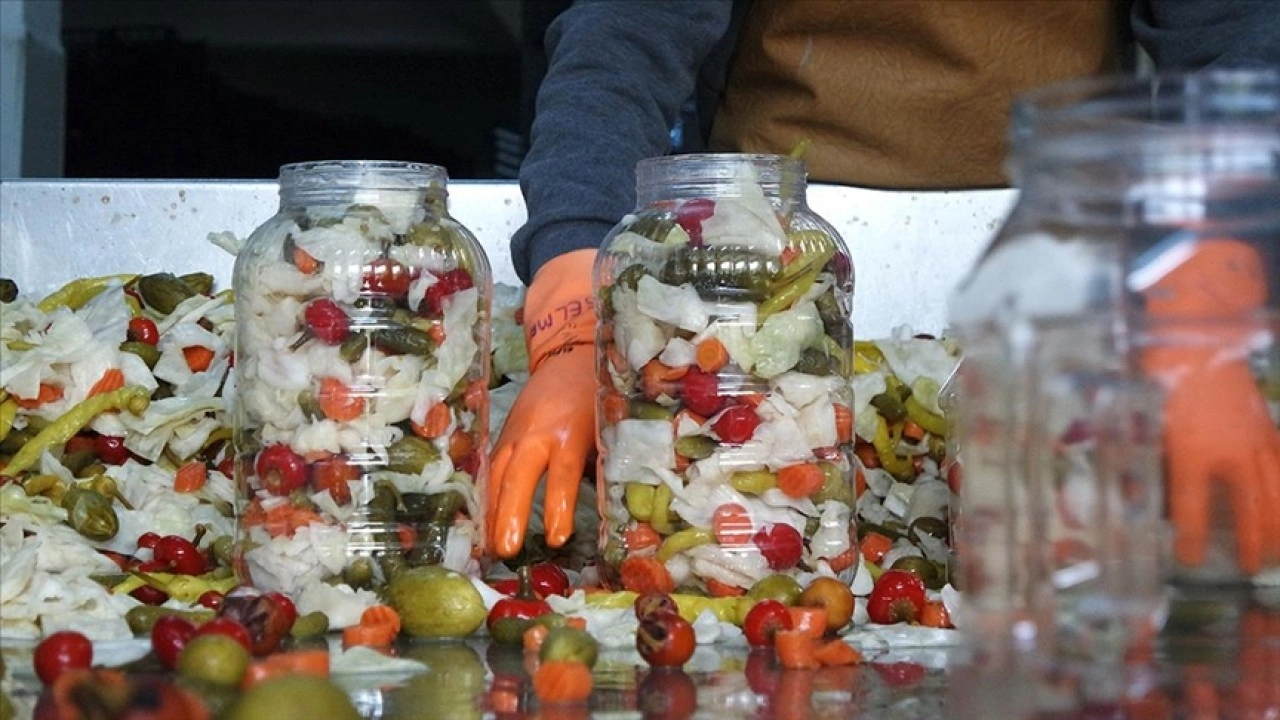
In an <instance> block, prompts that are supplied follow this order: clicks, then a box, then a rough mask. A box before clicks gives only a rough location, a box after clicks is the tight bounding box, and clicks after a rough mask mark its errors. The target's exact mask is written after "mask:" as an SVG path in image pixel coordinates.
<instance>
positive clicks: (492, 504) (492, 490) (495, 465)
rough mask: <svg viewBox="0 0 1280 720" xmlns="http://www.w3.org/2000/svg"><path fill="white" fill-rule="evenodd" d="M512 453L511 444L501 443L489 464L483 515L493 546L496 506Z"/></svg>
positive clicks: (500, 499) (499, 501)
mask: <svg viewBox="0 0 1280 720" xmlns="http://www.w3.org/2000/svg"><path fill="white" fill-rule="evenodd" d="M514 453H515V448H514V447H513V446H511V445H502V446H500V447H498V448H497V449H496V451H495V452H494V453H493V460H492V461H491V462H490V464H489V483H488V486H487V487H486V488H485V493H484V516H485V525H486V526H487V527H486V532H488V534H489V546H490V547H493V539H494V535H493V531H494V528H495V525H496V523H497V520H498V508H499V507H500V506H501V504H502V486H503V484H504V483H503V478H505V477H506V476H507V467H509V466H510V465H511V456H512V455H513V454H514Z"/></svg>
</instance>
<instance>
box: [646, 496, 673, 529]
mask: <svg viewBox="0 0 1280 720" xmlns="http://www.w3.org/2000/svg"><path fill="white" fill-rule="evenodd" d="M670 509H671V488H669V487H667V486H666V484H661V485H658V486H657V487H655V488H654V489H653V509H652V510H651V511H650V512H649V526H650V527H652V528H653V529H654V531H655V532H657V533H658V534H659V535H670V534H671V533H673V532H675V530H676V529H675V527H674V526H672V524H671V518H670V517H669V515H668V513H669V512H670Z"/></svg>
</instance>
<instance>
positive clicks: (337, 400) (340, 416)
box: [316, 377, 364, 422]
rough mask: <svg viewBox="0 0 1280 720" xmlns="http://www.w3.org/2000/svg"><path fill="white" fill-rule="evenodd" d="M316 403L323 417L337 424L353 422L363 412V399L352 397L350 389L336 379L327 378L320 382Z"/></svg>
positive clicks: (356, 396)
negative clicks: (335, 421)
mask: <svg viewBox="0 0 1280 720" xmlns="http://www.w3.org/2000/svg"><path fill="white" fill-rule="evenodd" d="M316 402H317V403H318V404H319V405H320V411H321V412H323V413H324V414H325V417H328V418H329V419H331V420H337V421H338V422H349V421H351V420H355V419H356V418H358V417H360V415H361V414H362V413H363V412H364V398H362V397H360V396H358V395H353V394H352V392H351V388H349V387H347V386H346V385H343V384H342V381H341V380H338V379H337V378H331V377H327V378H324V379H323V380H321V381H320V392H319V393H317V394H316Z"/></svg>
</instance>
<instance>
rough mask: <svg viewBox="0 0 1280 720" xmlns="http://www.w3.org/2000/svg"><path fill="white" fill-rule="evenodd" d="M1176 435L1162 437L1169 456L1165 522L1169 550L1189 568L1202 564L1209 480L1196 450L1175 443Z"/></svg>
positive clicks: (1205, 537) (1207, 533)
mask: <svg viewBox="0 0 1280 720" xmlns="http://www.w3.org/2000/svg"><path fill="white" fill-rule="evenodd" d="M1179 439H1180V437H1179V436H1178V435H1177V434H1174V433H1169V434H1168V435H1166V437H1165V452H1166V453H1168V456H1169V470H1168V473H1169V482H1168V485H1167V494H1168V500H1169V519H1170V521H1171V522H1172V523H1173V533H1174V535H1173V549H1174V555H1175V556H1176V557H1177V559H1178V562H1179V563H1181V564H1183V565H1188V566H1191V567H1198V566H1200V565H1202V564H1203V563H1204V559H1205V550H1206V543H1207V542H1208V539H1209V511H1210V507H1209V487H1210V485H1211V484H1212V483H1211V477H1210V476H1209V472H1208V468H1207V467H1206V466H1204V465H1203V464H1202V458H1201V456H1200V454H1199V452H1198V448H1193V447H1189V444H1188V443H1179V442H1178V441H1179Z"/></svg>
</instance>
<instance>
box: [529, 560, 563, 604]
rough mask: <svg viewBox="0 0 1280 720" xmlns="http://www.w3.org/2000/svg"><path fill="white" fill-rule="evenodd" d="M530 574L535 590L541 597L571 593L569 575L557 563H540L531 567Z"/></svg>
mask: <svg viewBox="0 0 1280 720" xmlns="http://www.w3.org/2000/svg"><path fill="white" fill-rule="evenodd" d="M529 576H530V578H532V581H533V589H534V591H536V592H537V593H538V595H539V596H540V597H547V596H549V595H564V596H566V597H567V596H568V595H569V576H568V575H565V574H564V570H562V569H561V568H560V566H559V565H557V564H555V563H552V562H544V563H538V564H537V565H534V566H533V567H531V568H529Z"/></svg>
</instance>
